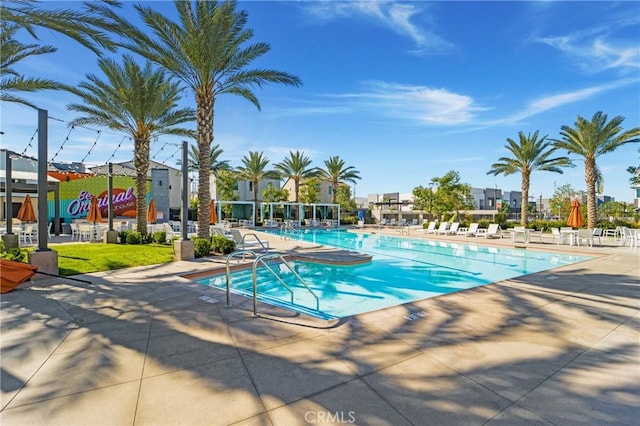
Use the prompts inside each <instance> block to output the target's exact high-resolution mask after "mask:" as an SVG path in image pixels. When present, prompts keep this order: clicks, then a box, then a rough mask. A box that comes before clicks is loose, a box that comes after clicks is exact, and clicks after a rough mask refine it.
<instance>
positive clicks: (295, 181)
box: [293, 178, 300, 203]
mask: <svg viewBox="0 0 640 426" xmlns="http://www.w3.org/2000/svg"><path fill="white" fill-rule="evenodd" d="M293 184H294V191H295V199H294V202H295V203H297V202H298V194H299V192H300V179H298V178H294V179H293Z"/></svg>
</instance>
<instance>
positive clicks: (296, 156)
mask: <svg viewBox="0 0 640 426" xmlns="http://www.w3.org/2000/svg"><path fill="white" fill-rule="evenodd" d="M310 165H311V160H310V159H309V157H307V156H305V155H304V153H303V152H300V151H296V152H293V151H289V157H287V158H285V159H284V160H282V162H280V163H278V164H276V165H275V168H276V170H278V171H279V172H280V175H281V176H282V177H287V178H289V179H293V183H294V200H293V201H294V202H296V203H297V202H298V196H299V194H300V181H303V180H305V179H308V178H311V177H314V176H315V175H316V174H317V170H316V169H315V168H310V167H309V166H310Z"/></svg>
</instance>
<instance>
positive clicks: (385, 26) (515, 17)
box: [1, 1, 640, 202]
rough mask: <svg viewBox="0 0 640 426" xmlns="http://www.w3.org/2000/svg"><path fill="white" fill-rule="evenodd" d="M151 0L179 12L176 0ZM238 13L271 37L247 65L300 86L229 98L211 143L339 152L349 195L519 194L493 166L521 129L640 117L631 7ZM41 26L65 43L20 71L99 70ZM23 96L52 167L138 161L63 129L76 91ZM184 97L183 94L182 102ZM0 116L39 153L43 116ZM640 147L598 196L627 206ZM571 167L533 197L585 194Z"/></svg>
mask: <svg viewBox="0 0 640 426" xmlns="http://www.w3.org/2000/svg"><path fill="white" fill-rule="evenodd" d="M52 3H53V2H49V3H48V4H47V5H48V6H51V4H52ZM145 3H147V4H153V6H154V8H157V9H158V10H160V11H163V12H165V13H167V14H171V13H172V11H173V4H172V3H170V2H150V1H149V2H145ZM77 4H78V3H63V2H56V3H53V5H55V6H58V7H69V6H70V7H74V5H77ZM131 5H132V3H126V4H125V8H124V11H123V13H130V12H131ZM239 7H240V8H242V9H245V10H246V11H247V12H248V14H249V22H248V27H249V28H252V29H253V30H254V34H255V37H254V39H253V41H261V42H267V43H269V44H271V48H272V49H271V51H270V52H269V53H268V54H266V55H265V56H264V57H262V58H260V60H259V61H258V62H256V63H255V66H256V67H265V68H272V69H277V70H281V71H286V72H289V73H291V74H294V75H297V76H298V77H300V78H301V79H302V81H303V86H302V87H300V88H293V87H285V86H275V85H268V86H265V87H264V88H263V89H257V92H256V93H257V95H258V98H259V100H260V103H261V106H262V110H261V111H258V110H257V109H256V108H255V107H254V106H253V105H252V104H250V103H249V102H248V101H246V100H244V99H242V98H239V97H234V96H231V95H226V96H223V97H221V98H220V99H219V100H218V101H217V104H216V117H215V128H214V131H215V143H217V144H220V146H221V148H222V149H223V150H224V154H223V156H222V159H226V160H229V161H230V163H231V165H233V166H238V165H239V164H240V158H242V156H243V155H246V154H247V153H248V152H249V151H250V150H253V151H262V152H264V153H265V154H266V156H267V157H268V158H269V159H270V160H271V162H272V164H273V163H276V162H279V161H281V160H282V159H283V158H284V157H285V156H286V155H287V153H288V152H289V151H291V150H301V151H304V152H305V154H306V155H308V156H309V157H310V158H311V159H312V160H313V162H314V164H313V165H314V166H323V161H324V160H326V159H328V158H329V157H331V156H334V155H339V156H340V157H341V158H343V159H344V160H345V161H346V162H347V164H348V165H351V166H354V167H355V168H356V169H357V170H358V171H360V174H361V176H362V180H361V181H359V182H358V183H357V185H356V187H355V189H356V195H357V196H366V195H367V194H370V193H384V192H401V193H406V192H411V190H412V189H413V188H414V187H416V186H418V185H423V186H426V185H428V183H429V181H430V180H431V178H433V177H438V176H442V175H444V174H445V173H446V172H448V171H450V170H456V171H458V172H459V173H460V175H461V180H462V181H463V182H465V183H469V184H471V185H472V186H473V187H490V188H493V187H494V186H496V185H497V187H498V188H502V189H504V190H516V191H519V190H520V175H512V176H509V177H503V176H497V177H494V176H490V175H487V174H486V172H487V171H488V170H489V168H490V166H491V164H492V163H494V162H495V161H497V159H498V158H499V157H501V156H504V155H506V154H507V152H506V150H505V149H504V145H505V140H506V138H513V139H517V137H518V132H520V131H524V132H525V133H533V132H535V131H539V132H540V134H541V135H548V136H549V137H550V138H558V137H560V136H559V131H560V128H561V126H562V125H570V126H573V124H574V122H575V120H576V117H577V116H578V115H581V116H583V117H585V118H587V119H590V118H591V117H592V115H593V114H594V113H595V112H597V111H603V112H604V113H606V114H608V115H609V118H612V117H614V116H617V115H622V116H623V117H625V118H626V119H625V121H624V123H623V127H624V128H625V129H631V128H633V127H638V126H640V72H639V71H640V2H637V1H631V2H611V1H604V2H555V1H541V2H393V1H391V2H383V1H365V2H337V1H319V2H318V1H251V2H240V3H239ZM131 16H134V15H133V14H131ZM38 34H39V36H40V38H41V39H42V41H44V42H46V43H49V44H52V45H54V46H56V47H58V48H59V51H58V52H56V53H55V54H50V55H44V56H41V57H40V58H33V59H29V60H25V61H24V64H22V65H21V66H20V67H19V70H21V71H22V72H24V73H25V74H28V75H31V76H39V77H45V78H53V79H56V80H59V81H63V82H65V83H68V84H75V83H77V82H79V81H81V80H82V79H83V77H84V75H85V74H86V73H96V72H98V71H97V67H96V65H95V62H96V57H95V56H94V55H93V54H92V53H91V52H89V51H88V50H86V49H84V48H82V47H81V46H79V45H77V44H75V43H74V42H71V41H69V40H68V39H66V38H64V37H63V36H60V35H57V34H53V33H51V32H48V31H40V32H39V33H38ZM26 96H27V97H28V99H29V100H31V101H32V102H34V103H36V104H38V105H40V107H41V108H43V109H47V110H48V111H49V115H50V116H51V117H53V118H54V120H50V124H49V125H50V128H49V158H50V159H51V158H53V157H54V155H55V154H56V153H57V152H58V154H57V156H56V158H55V160H56V161H82V160H83V159H84V161H85V162H87V163H90V164H104V163H105V162H106V161H108V160H111V161H115V162H118V161H127V160H129V159H131V157H132V143H131V142H130V141H128V140H126V139H125V140H124V141H123V135H122V134H116V133H114V132H112V131H109V130H105V131H104V132H103V133H102V134H101V135H100V137H99V138H97V132H96V130H95V129H74V130H73V131H71V132H69V128H68V127H67V124H66V123H65V121H70V120H71V119H73V118H74V115H73V114H74V113H72V112H69V111H67V110H66V105H67V104H68V103H70V102H74V101H75V99H74V98H73V96H71V95H67V94H65V93H56V92H42V93H39V94H27V95H26ZM192 99H193V98H192V96H191V94H189V93H187V94H186V95H185V99H184V103H185V105H186V104H191V103H192ZM1 112H2V117H1V130H2V131H3V132H4V135H3V136H2V139H1V144H2V146H3V147H6V148H8V149H12V150H14V151H17V152H20V153H22V152H23V151H25V150H26V154H28V155H32V156H35V155H36V152H37V145H36V140H37V139H34V140H33V142H32V143H31V146H29V143H30V140H31V138H32V136H33V134H34V131H35V130H36V123H37V114H36V112H35V111H33V110H31V109H29V108H27V107H20V106H16V105H11V104H3V105H2V107H1ZM57 120H62V121H57ZM194 126H195V125H194ZM67 135H69V138H68V140H67V141H66V142H64V141H65V139H66V138H67ZM96 139H97V142H96ZM178 141H179V140H178V139H170V138H161V139H160V140H158V141H154V142H153V143H152V150H151V156H152V157H153V159H154V160H156V161H159V162H166V164H168V165H175V160H176V159H177V158H178V157H179V154H178V153H176V147H175V146H173V145H166V143H167V142H169V143H175V142H178ZM63 142H64V147H63V149H62V150H59V148H60V147H61V145H62V144H63ZM94 143H95V146H94V147H93V148H92V146H93V145H94ZM119 144H121V146H120V148H118V149H116V148H117V147H118V145H119ZM639 147H640V146H639V145H638V144H635V145H626V146H624V147H622V148H620V149H619V150H618V151H616V152H614V153H611V154H606V155H604V156H601V157H600V158H599V159H598V165H599V167H600V168H601V170H602V172H603V174H604V179H605V182H604V188H605V191H604V193H605V194H606V195H611V196H614V197H615V198H616V199H617V200H618V201H627V202H630V201H632V200H633V196H634V194H633V191H632V190H631V189H630V188H629V178H630V175H629V173H627V172H626V168H627V167H628V166H631V165H638V163H639V161H640V160H639V159H640V156H639V154H638V148H639ZM114 152H115V154H114ZM172 154H175V155H173V156H172ZM574 160H575V163H576V167H575V168H573V169H566V170H565V172H564V174H562V175H560V174H555V173H548V172H534V173H533V175H532V180H531V191H530V194H531V195H532V196H534V197H535V198H536V199H537V198H538V197H539V196H540V194H542V196H543V197H544V198H547V197H549V196H551V195H552V193H553V189H554V186H560V185H564V184H571V185H572V186H573V187H574V188H575V189H577V190H584V189H585V184H584V163H583V161H581V160H580V158H577V157H576V158H574Z"/></svg>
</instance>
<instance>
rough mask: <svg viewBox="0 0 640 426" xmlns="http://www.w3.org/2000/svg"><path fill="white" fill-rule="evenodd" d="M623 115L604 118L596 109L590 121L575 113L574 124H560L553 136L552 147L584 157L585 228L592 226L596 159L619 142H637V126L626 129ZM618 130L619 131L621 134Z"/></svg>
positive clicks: (593, 219) (639, 134) (613, 148)
mask: <svg viewBox="0 0 640 426" xmlns="http://www.w3.org/2000/svg"><path fill="white" fill-rule="evenodd" d="M623 121H624V117H622V116H617V117H614V118H612V119H611V121H608V117H607V114H604V113H603V112H602V111H598V112H596V113H595V114H593V117H592V118H591V121H587V120H585V119H584V118H583V117H581V116H578V118H577V119H576V122H575V124H574V126H575V127H573V128H572V127H569V126H566V125H565V126H562V127H561V130H560V135H561V136H562V138H561V139H553V142H554V144H555V147H556V148H558V149H566V150H567V152H568V153H569V154H576V155H579V156H581V157H584V180H585V183H586V185H587V227H589V228H594V227H595V226H596V221H597V217H596V183H597V181H598V172H597V171H598V166H597V164H596V159H597V158H598V157H599V156H601V155H603V154H608V153H610V152H613V151H615V150H616V149H618V148H619V147H621V146H622V145H625V144H628V143H637V142H640V138H639V137H638V136H640V127H635V128H633V129H631V130H627V131H626V132H623V131H622V127H621V124H622V122H623ZM621 132H622V133H621Z"/></svg>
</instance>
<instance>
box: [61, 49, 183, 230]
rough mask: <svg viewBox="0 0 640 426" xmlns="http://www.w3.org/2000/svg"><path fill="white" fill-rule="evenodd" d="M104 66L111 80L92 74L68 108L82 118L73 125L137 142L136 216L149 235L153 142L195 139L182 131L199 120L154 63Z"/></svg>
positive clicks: (127, 61) (109, 63)
mask: <svg viewBox="0 0 640 426" xmlns="http://www.w3.org/2000/svg"><path fill="white" fill-rule="evenodd" d="M98 65H99V67H100V69H101V70H102V72H103V73H104V75H105V76H106V80H102V79H100V78H99V77H97V76H95V75H93V74H87V75H86V79H87V80H86V81H83V82H81V83H80V84H79V85H78V87H77V88H75V89H73V93H74V94H76V95H78V96H79V97H80V99H81V100H82V103H79V104H70V105H68V106H67V109H69V110H71V111H76V112H78V113H80V114H82V116H81V117H79V118H76V119H74V120H73V121H72V122H71V124H72V125H84V124H93V125H98V126H103V127H108V128H110V129H113V130H116V131H121V132H124V133H126V134H128V135H129V136H131V138H132V139H133V141H134V151H133V152H134V165H135V168H136V196H137V200H136V215H137V220H138V231H139V232H140V233H142V234H146V233H147V205H146V200H147V198H146V197H147V173H148V171H149V150H150V142H151V139H152V138H155V137H157V136H161V135H179V136H188V137H193V136H194V133H195V132H194V131H193V130H191V129H185V128H183V127H179V125H181V124H183V123H186V122H189V121H193V120H194V118H195V111H194V110H193V109H191V108H183V109H176V108H177V107H176V105H177V102H178V101H179V100H180V98H181V92H182V89H180V87H179V84H178V83H176V82H171V81H170V80H168V78H167V76H166V74H165V72H164V71H161V70H157V69H154V68H153V67H152V65H151V63H150V62H147V63H146V64H145V66H144V68H141V67H140V66H139V65H138V64H137V63H136V62H135V60H134V59H133V58H132V57H131V56H127V55H125V56H124V57H123V63H122V65H121V64H118V63H117V62H115V61H114V60H112V59H100V60H99V61H98Z"/></svg>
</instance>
